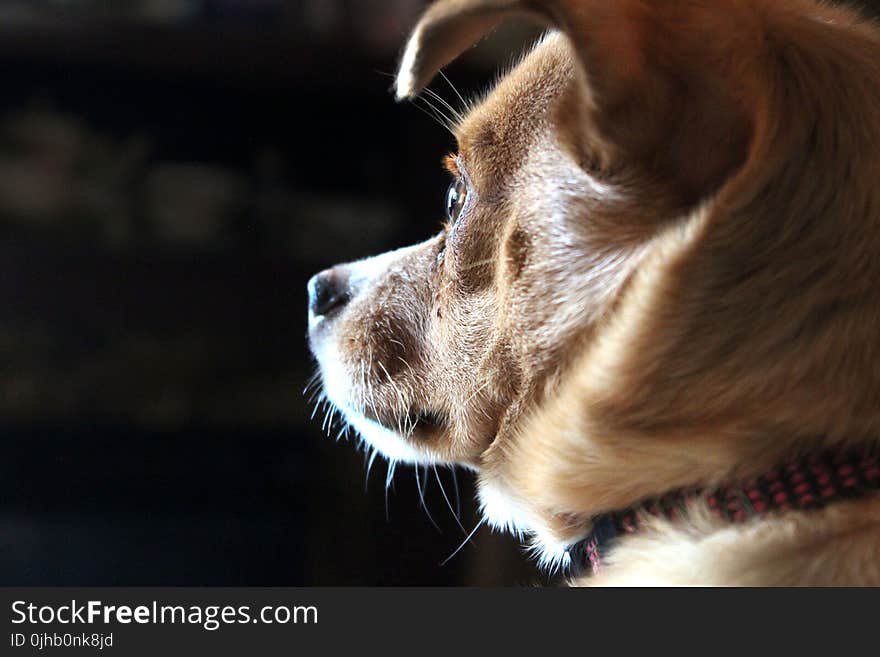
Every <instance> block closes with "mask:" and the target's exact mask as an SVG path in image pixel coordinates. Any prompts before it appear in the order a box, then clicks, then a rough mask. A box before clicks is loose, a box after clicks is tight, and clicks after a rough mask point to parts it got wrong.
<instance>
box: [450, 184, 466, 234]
mask: <svg viewBox="0 0 880 657" xmlns="http://www.w3.org/2000/svg"><path fill="white" fill-rule="evenodd" d="M466 200H467V185H466V184H465V182H464V180H463V179H462V178H459V179H458V180H456V181H455V182H453V183H452V184H451V185H449V189H448V190H447V192H446V218H447V219H449V223H452V224H454V223H455V222H456V221H457V220H458V217H459V215H460V214H461V210H462V208H464V202H465V201H466Z"/></svg>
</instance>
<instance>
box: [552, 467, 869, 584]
mask: <svg viewBox="0 0 880 657" xmlns="http://www.w3.org/2000/svg"><path fill="white" fill-rule="evenodd" d="M877 490H880V457H878V456H877V454H876V453H874V452H871V453H866V452H865V451H861V452H826V453H822V454H817V455H811V456H807V457H804V458H799V459H794V460H792V461H790V462H789V463H787V464H785V465H783V466H781V467H778V468H775V469H774V470H771V471H770V472H768V473H766V474H764V475H762V476H760V477H757V478H756V479H752V480H750V481H747V482H745V483H744V484H740V485H730V486H724V487H721V488H717V489H714V490H711V491H705V490H702V489H699V488H691V489H680V490H676V491H672V492H671V493H668V494H667V495H663V496H661V497H657V498H653V499H650V500H647V501H645V502H643V503H641V504H638V505H636V506H634V507H631V508H629V509H626V510H624V511H618V512H614V513H609V514H606V515H602V516H599V517H597V518H595V519H594V520H593V524H592V532H591V533H590V535H589V536H587V537H586V538H585V539H584V540H582V541H580V542H579V543H577V544H576V545H574V546H573V547H572V548H571V549H570V550H569V555H570V556H571V571H572V572H571V574H572V575H575V576H578V575H582V574H585V573H587V572H590V571H592V572H593V573H597V572H599V571H600V570H601V569H602V562H603V558H604V555H606V554H607V552H608V550H609V549H610V548H611V547H612V546H613V545H614V543H615V542H616V541H617V540H618V539H620V538H621V537H623V536H626V535H629V534H634V533H636V532H637V531H638V530H639V527H640V526H641V525H643V524H644V522H645V519H646V518H647V517H650V516H660V517H663V518H666V519H669V520H672V521H674V520H676V519H677V518H681V517H683V515H684V514H685V513H687V509H688V507H689V506H691V505H692V504H694V503H698V502H700V501H702V502H703V503H705V504H707V505H708V507H709V509H710V511H711V512H712V513H713V514H714V515H715V516H717V517H719V518H723V519H724V520H727V521H729V522H731V523H742V522H746V521H747V520H750V519H751V518H754V517H755V516H759V515H765V514H774V513H777V514H778V513H783V512H785V511H790V510H795V511H808V510H815V509H821V508H823V507H826V506H828V505H829V504H832V503H834V502H837V501H840V500H844V499H852V498H856V497H864V496H866V495H868V494H870V493H872V492H875V491H877Z"/></svg>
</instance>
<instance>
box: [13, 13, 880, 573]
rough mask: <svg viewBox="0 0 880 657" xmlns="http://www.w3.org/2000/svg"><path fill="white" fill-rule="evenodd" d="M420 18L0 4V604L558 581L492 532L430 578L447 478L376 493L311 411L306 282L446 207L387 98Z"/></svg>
mask: <svg viewBox="0 0 880 657" xmlns="http://www.w3.org/2000/svg"><path fill="white" fill-rule="evenodd" d="M426 4H427V3H426V2H422V1H420V0H385V1H380V0H375V1H370V0H114V2H112V3H111V2H106V0H91V1H90V0H78V1H77V0H66V1H64V2H61V1H57V2H53V1H51V0H30V1H15V2H11V1H6V2H3V1H0V80H2V92H0V440H2V449H3V452H2V454H0V584H4V585H30V584H43V585H175V584H179V585H183V584H189V585H352V584H379V585H384V584H450V585H451V584H525V583H533V582H538V581H542V579H541V577H539V575H538V574H537V573H536V571H535V570H534V568H533V567H532V566H531V565H530V564H529V563H528V562H527V560H526V558H525V557H524V556H522V555H521V554H520V553H519V551H518V549H517V546H516V543H515V542H514V541H513V540H512V539H510V538H507V537H500V536H493V535H492V534H490V532H489V531H488V530H486V529H485V528H481V529H480V531H478V532H477V534H476V535H475V539H474V543H475V545H473V546H471V545H468V546H466V547H465V548H464V549H462V551H461V552H460V553H459V554H458V555H457V556H456V557H455V558H453V559H451V560H450V561H449V562H448V563H447V564H446V565H440V564H441V562H443V561H444V560H445V559H446V558H447V557H448V556H449V555H450V554H451V553H452V552H453V551H454V550H455V549H456V548H457V547H458V546H459V544H460V543H461V541H462V540H463V532H462V529H461V528H460V527H459V526H458V524H457V521H456V520H455V518H454V517H453V513H452V512H451V510H450V508H449V506H452V507H453V508H454V507H455V506H456V499H455V495H454V493H453V486H454V482H453V479H452V475H451V472H450V471H446V470H444V471H441V472H440V473H439V475H440V477H441V479H442V482H443V486H444V490H445V492H446V493H447V494H448V497H449V498H450V505H447V503H446V500H445V499H444V495H443V491H441V489H440V486H438V483H437V479H436V478H435V476H434V472H430V477H427V481H426V476H425V475H426V473H425V471H422V473H421V475H420V478H419V483H421V484H422V485H423V486H424V488H425V490H424V498H425V502H426V506H427V507H428V509H429V510H430V516H431V517H429V515H428V513H426V511H425V510H424V509H423V508H421V506H422V505H421V502H420V497H421V496H420V495H419V491H418V488H417V483H416V477H415V472H414V470H413V469H412V468H405V467H401V466H399V467H398V470H397V473H396V475H395V478H394V485H393V487H392V489H391V490H389V491H388V493H387V495H386V491H385V485H384V482H385V466H384V464H383V463H377V464H376V465H375V466H374V468H373V470H372V473H371V474H370V476H367V475H366V467H365V463H364V459H363V456H362V455H361V454H360V453H358V452H357V450H356V449H355V447H354V445H352V444H350V443H346V442H345V440H342V441H339V442H336V441H334V439H333V436H334V435H335V433H336V431H335V430H331V431H330V434H331V437H327V435H326V433H327V432H325V431H323V430H322V426H321V420H322V417H323V416H322V412H321V411H320V410H319V412H318V414H317V415H316V418H315V419H314V420H311V419H310V416H311V413H312V406H311V405H310V404H309V403H308V401H307V399H306V397H305V396H304V394H303V389H304V387H305V386H306V383H307V381H308V378H309V376H310V375H311V374H312V372H313V370H314V364H313V362H312V360H311V358H310V357H309V355H308V350H307V347H306V340H305V319H306V314H305V283H306V281H307V279H308V277H309V276H310V275H311V274H313V273H315V272H317V271H319V270H320V269H323V268H324V267H327V266H329V265H332V264H334V263H337V262H342V261H346V260H350V259H355V258H360V257H364V256H366V255H370V254H374V253H379V252H382V251H385V250H388V249H389V248H394V247H397V246H402V245H405V244H408V243H412V242H414V241H418V240H421V239H424V238H426V237H428V236H429V235H430V234H431V233H433V232H434V231H435V230H436V229H437V227H438V225H439V220H440V218H441V216H442V211H443V197H444V192H445V188H446V185H447V179H446V176H445V174H444V173H443V171H442V169H441V166H440V161H441V158H442V156H443V155H445V154H446V153H447V152H448V151H449V150H450V149H452V148H453V146H454V142H453V140H452V138H451V136H450V135H449V134H448V133H447V132H446V131H445V130H444V129H443V127H441V126H440V125H438V124H437V123H436V122H435V121H434V120H432V118H431V117H430V116H429V114H430V110H429V109H428V108H427V106H426V104H425V102H424V101H421V102H418V103H416V104H396V103H394V102H393V100H392V97H391V95H390V93H389V88H390V85H391V82H392V77H391V74H392V73H393V71H394V69H395V62H396V57H397V54H398V51H399V48H400V47H401V46H402V44H403V42H404V40H405V37H406V34H407V31H408V29H409V28H410V27H411V26H412V24H413V23H414V21H415V19H416V17H417V16H418V13H419V11H420V10H421V9H422V8H423V7H424V6H425V5H426ZM862 4H865V3H862ZM868 4H870V3H868ZM875 4H877V3H875ZM533 36H534V34H533V33H530V32H529V31H528V30H526V29H524V28H522V27H521V26H513V27H512V28H510V29H507V30H502V31H501V32H500V33H499V34H497V35H496V36H495V37H493V38H492V39H490V40H489V41H487V42H486V43H484V44H483V45H482V46H481V47H479V48H478V49H476V50H474V51H472V52H470V53H468V55H467V56H465V57H464V58H463V59H462V60H461V61H459V62H457V63H456V64H454V65H453V66H451V67H450V68H449V69H448V71H447V72H448V73H449V76H450V78H451V80H452V81H453V82H454V83H455V85H456V86H457V87H459V90H460V91H461V92H462V93H463V94H464V95H465V96H470V95H473V93H474V92H476V91H478V90H481V89H484V88H485V87H486V85H487V84H488V83H489V82H491V80H492V79H493V77H494V71H495V70H497V69H498V68H499V67H501V66H503V65H506V64H507V63H508V62H509V61H510V59H511V57H512V56H513V54H514V53H515V52H517V51H519V50H521V49H522V48H523V46H524V44H526V43H527V42H528V40H529V39H530V38H532V37H533ZM433 88H434V89H435V90H436V91H437V92H438V93H439V94H441V95H442V96H443V97H444V98H445V99H446V100H448V101H449V102H450V103H452V104H453V105H455V106H456V107H460V105H461V103H460V102H459V101H458V100H457V96H456V94H455V93H454V92H453V91H452V90H451V89H450V87H449V86H448V85H447V84H446V83H445V82H443V81H442V80H440V81H437V82H435V84H434V85H433ZM457 479H458V483H459V485H460V488H461V490H460V507H461V513H460V515H461V522H462V524H463V526H464V528H465V529H467V530H470V528H471V527H473V526H474V524H475V523H476V516H475V508H474V507H475V504H474V501H473V491H472V480H471V478H470V477H469V476H468V475H467V474H466V473H463V472H459V473H458V477H457ZM434 523H436V525H437V526H438V528H439V529H438V528H435V527H434Z"/></svg>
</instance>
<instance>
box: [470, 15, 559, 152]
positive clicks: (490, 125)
mask: <svg viewBox="0 0 880 657" xmlns="http://www.w3.org/2000/svg"><path fill="white" fill-rule="evenodd" d="M574 61H575V60H574V54H573V50H572V47H571V45H570V43H569V41H568V39H567V38H566V37H565V36H563V35H562V34H559V33H557V32H551V33H550V34H548V35H547V36H545V37H544V38H543V39H542V40H541V41H540V42H539V43H538V44H537V45H536V46H535V47H534V48H533V49H532V50H531V51H530V52H529V53H528V54H527V55H526V56H525V57H524V58H523V60H522V61H521V62H520V63H519V64H518V65H517V66H516V67H514V68H513V70H512V71H511V72H510V73H508V74H507V75H505V76H504V77H503V78H501V80H500V81H499V82H498V84H497V85H496V86H495V87H494V89H493V90H492V91H491V92H490V93H489V94H488V95H487V96H486V98H485V99H484V100H483V101H482V102H481V103H480V104H478V105H477V106H476V107H474V108H473V109H472V110H471V111H470V112H469V113H468V115H467V116H465V117H464V119H463V120H462V121H461V122H460V123H459V124H458V126H457V127H456V129H455V136H456V139H457V141H458V145H459V150H460V152H461V153H462V154H463V155H464V156H465V157H467V156H468V155H471V156H472V157H475V158H480V159H484V158H487V157H492V155H493V154H494V155H497V156H498V157H501V158H503V160H504V163H505V165H506V166H508V167H509V166H510V165H511V164H512V160H511V158H515V156H516V149H519V148H523V147H525V146H527V145H528V144H529V142H530V141H531V140H532V139H534V138H535V135H536V134H538V133H539V132H540V129H541V128H542V126H544V125H546V123H547V120H548V113H549V111H550V110H552V108H553V107H554V104H555V102H556V101H557V99H558V98H559V97H560V96H561V95H562V94H563V93H564V92H565V91H566V90H567V89H568V88H570V87H571V85H572V82H573V79H574V75H573V74H574V69H575V67H574Z"/></svg>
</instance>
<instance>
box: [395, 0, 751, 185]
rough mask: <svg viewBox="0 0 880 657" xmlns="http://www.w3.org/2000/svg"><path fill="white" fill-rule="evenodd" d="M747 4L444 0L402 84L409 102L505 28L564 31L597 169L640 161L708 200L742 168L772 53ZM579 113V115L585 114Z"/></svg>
mask: <svg viewBox="0 0 880 657" xmlns="http://www.w3.org/2000/svg"><path fill="white" fill-rule="evenodd" d="M746 5H750V3H742V2H739V1H738V0H716V2H713V3H705V2H663V1H661V0H439V1H438V2H436V3H434V4H433V5H432V6H431V7H430V8H429V9H428V10H427V11H426V12H425V14H424V15H423V16H422V18H421V20H420V21H419V23H418V24H417V25H416V28H415V30H414V31H413V33H412V36H411V37H410V39H409V41H408V43H407V45H406V48H405V50H404V54H403V58H402V61H401V65H400V69H399V72H398V75H397V84H396V93H397V97H398V98H399V99H402V98H408V97H411V96H414V95H416V94H418V92H419V91H420V90H421V89H422V88H423V87H424V86H425V85H426V84H427V83H428V82H430V80H431V78H432V77H433V76H434V75H435V74H436V73H437V71H438V70H440V69H441V68H442V67H443V66H445V65H446V64H448V63H449V62H450V61H452V60H453V59H455V58H456V57H457V56H458V55H459V54H460V53H461V52H463V51H464V50H465V49H466V48H468V47H469V46H471V45H473V44H474V43H475V42H476V41H478V40H479V39H480V38H481V37H482V36H484V35H485V34H486V33H487V32H489V31H490V30H492V29H493V28H494V27H495V26H496V25H498V23H500V22H501V21H502V20H503V19H504V18H506V17H508V16H511V15H515V14H520V15H527V16H531V17H533V18H535V19H537V20H538V21H540V22H541V23H543V24H545V25H547V26H549V27H555V28H558V29H559V30H560V31H562V32H563V33H565V35H566V36H567V37H568V38H569V39H570V41H571V43H572V44H573V46H574V48H575V52H576V53H577V56H578V57H577V58H578V60H579V69H580V72H581V73H582V76H581V81H582V83H583V88H584V92H585V95H584V97H585V99H586V102H584V103H583V108H582V111H583V114H584V119H585V121H586V122H588V123H589V126H585V129H584V130H583V136H584V139H585V140H587V141H589V144H588V147H589V150H590V151H591V154H592V156H593V159H598V160H599V162H600V163H602V164H604V165H607V166H611V167H613V166H615V164H619V163H620V161H621V160H623V159H626V160H628V161H629V162H637V163H639V165H640V166H644V167H647V168H649V169H650V170H651V171H650V172H651V173H652V174H657V175H659V176H661V177H664V178H667V179H670V180H673V182H675V183H676V185H677V186H678V187H680V188H681V189H682V191H683V192H685V193H686V194H687V195H689V196H693V197H695V198H699V197H700V196H702V195H703V194H705V193H706V191H707V189H706V188H707V187H708V186H711V185H712V184H715V183H717V182H718V181H720V180H721V179H722V178H723V177H724V175H726V174H727V173H729V171H730V169H731V167H732V166H733V165H734V164H736V163H738V162H740V161H741V160H742V159H743V158H744V156H745V151H746V149H747V143H748V138H749V135H750V131H751V128H752V123H753V119H752V114H754V112H753V111H752V110H753V106H754V103H753V101H754V99H753V98H750V97H749V94H750V93H751V91H752V89H753V85H750V84H749V83H748V82H747V80H746V77H747V73H748V71H749V69H750V66H751V62H752V61H753V60H754V58H756V57H758V56H759V53H760V51H761V45H760V44H761V39H762V36H761V31H760V30H759V29H757V28H756V27H755V12H754V11H753V10H752V11H750V10H749V9H748V7H747V6H746ZM579 111H580V110H579Z"/></svg>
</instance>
